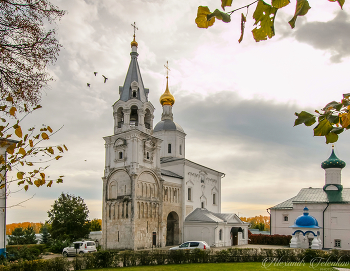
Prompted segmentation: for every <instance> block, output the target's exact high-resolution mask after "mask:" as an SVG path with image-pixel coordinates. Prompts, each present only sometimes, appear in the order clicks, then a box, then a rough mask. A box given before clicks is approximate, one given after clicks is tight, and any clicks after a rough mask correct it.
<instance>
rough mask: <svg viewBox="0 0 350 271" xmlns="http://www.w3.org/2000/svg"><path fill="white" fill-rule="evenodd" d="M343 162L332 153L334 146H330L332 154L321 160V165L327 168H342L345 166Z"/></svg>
mask: <svg viewBox="0 0 350 271" xmlns="http://www.w3.org/2000/svg"><path fill="white" fill-rule="evenodd" d="M345 165H346V164H345V162H344V161H342V160H340V159H339V158H338V157H337V156H336V155H335V153H334V146H332V154H331V156H329V158H328V159H327V160H326V161H324V162H322V164H321V167H322V168H323V169H327V168H344V167H345Z"/></svg>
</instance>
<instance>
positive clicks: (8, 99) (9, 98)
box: [6, 94, 13, 102]
mask: <svg viewBox="0 0 350 271" xmlns="http://www.w3.org/2000/svg"><path fill="white" fill-rule="evenodd" d="M6 101H8V102H13V98H12V96H11V95H10V94H9V96H7V98H6Z"/></svg>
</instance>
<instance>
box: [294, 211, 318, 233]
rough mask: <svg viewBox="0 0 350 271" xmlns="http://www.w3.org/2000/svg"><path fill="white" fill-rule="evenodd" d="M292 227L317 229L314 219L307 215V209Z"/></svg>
mask: <svg viewBox="0 0 350 271" xmlns="http://www.w3.org/2000/svg"><path fill="white" fill-rule="evenodd" d="M292 227H301V228H319V226H318V222H317V220H316V218H314V217H313V216H311V215H309V209H308V208H307V207H305V208H304V214H303V215H301V216H299V217H298V218H297V219H296V220H295V222H294V225H293V226H292Z"/></svg>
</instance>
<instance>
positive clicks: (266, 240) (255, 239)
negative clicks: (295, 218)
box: [248, 231, 292, 246]
mask: <svg viewBox="0 0 350 271" xmlns="http://www.w3.org/2000/svg"><path fill="white" fill-rule="evenodd" d="M248 239H249V241H248V243H249V244H258V245H280V246H288V245H289V243H290V240H291V239H292V236H291V235H279V234H274V235H267V234H251V233H250V231H249V232H248Z"/></svg>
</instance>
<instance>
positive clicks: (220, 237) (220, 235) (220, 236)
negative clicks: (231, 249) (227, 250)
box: [219, 229, 222, 241]
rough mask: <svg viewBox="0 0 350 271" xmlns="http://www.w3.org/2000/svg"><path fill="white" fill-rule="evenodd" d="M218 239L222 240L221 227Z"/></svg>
mask: <svg viewBox="0 0 350 271" xmlns="http://www.w3.org/2000/svg"><path fill="white" fill-rule="evenodd" d="M219 240H220V241H221V240H222V229H221V230H219Z"/></svg>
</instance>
